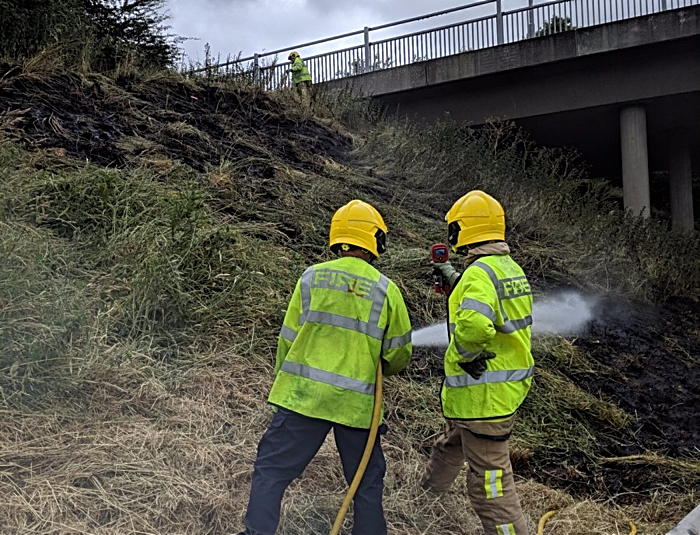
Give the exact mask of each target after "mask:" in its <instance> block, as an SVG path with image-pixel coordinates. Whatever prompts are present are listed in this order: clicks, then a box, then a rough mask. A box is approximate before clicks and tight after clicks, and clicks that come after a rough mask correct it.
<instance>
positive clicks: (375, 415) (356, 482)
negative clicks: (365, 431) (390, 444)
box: [330, 359, 382, 535]
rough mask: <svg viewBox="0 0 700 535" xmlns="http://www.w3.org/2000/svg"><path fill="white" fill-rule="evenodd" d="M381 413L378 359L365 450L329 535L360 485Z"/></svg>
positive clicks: (334, 532)
mask: <svg viewBox="0 0 700 535" xmlns="http://www.w3.org/2000/svg"><path fill="white" fill-rule="evenodd" d="M381 415H382V362H381V359H379V364H378V365H377V380H376V382H375V384H374V410H373V411H372V423H371V424H370V426H369V437H367V444H366V445H365V451H364V453H363V454H362V459H360V465H359V466H358V467H357V472H355V477H353V478H352V483H351V484H350V488H349V489H348V493H347V494H346V495H345V499H344V500H343V505H341V506H340V510H339V511H338V515H337V516H336V517H335V522H333V528H332V529H331V533H330V535H338V533H339V532H340V528H341V526H342V525H343V519H344V518H345V513H347V512H348V508H349V507H350V502H352V499H353V498H354V497H355V493H356V492H357V487H359V486H360V481H362V476H364V475H365V469H366V468H367V463H369V458H370V457H371V456H372V450H373V449H374V442H375V440H376V439H377V429H379V420H380V419H381Z"/></svg>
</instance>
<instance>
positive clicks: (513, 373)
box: [421, 191, 534, 535]
mask: <svg viewBox="0 0 700 535" xmlns="http://www.w3.org/2000/svg"><path fill="white" fill-rule="evenodd" d="M446 221H447V225H448V227H447V228H448V242H449V245H450V246H451V248H452V250H453V251H454V252H456V253H458V254H462V255H465V263H464V265H465V270H464V272H463V273H462V274H461V276H460V275H459V273H457V272H456V270H455V269H454V268H453V267H452V266H451V265H450V264H449V263H445V264H440V265H439V266H438V267H439V268H440V269H441V270H442V272H443V275H445V277H446V279H447V280H448V282H451V283H453V288H454V289H453V290H452V292H451V293H450V296H449V300H448V319H447V321H448V328H449V332H450V341H449V346H448V348H447V351H446V352H445V363H444V365H445V380H444V382H443V384H442V389H441V400H442V411H443V414H444V416H445V418H447V421H448V426H447V432H446V433H445V435H444V436H443V437H441V438H440V439H438V441H437V442H436V443H435V445H434V446H433V449H432V453H431V457H430V460H429V462H428V465H427V467H426V469H425V472H424V474H423V477H422V480H421V484H422V486H423V487H424V488H427V489H431V490H433V491H435V492H445V491H447V490H448V489H449V488H450V486H451V485H452V482H453V481H454V479H455V478H456V477H457V474H458V473H459V472H460V470H461V469H462V467H463V465H464V461H466V462H467V463H468V465H469V467H468V471H467V485H468V493H469V498H470V500H471V503H472V506H473V507H474V510H475V511H476V513H477V514H478V515H479V518H480V519H481V523H482V525H483V527H484V533H486V534H487V535H527V533H528V527H527V523H526V520H525V517H524V516H523V512H522V509H521V507H520V501H519V499H518V495H517V492H516V490H515V482H514V479H513V469H512V466H511V463H510V456H509V452H508V438H509V436H510V434H511V430H512V428H513V423H514V420H515V412H516V411H517V409H518V407H519V406H520V404H521V403H522V402H523V400H524V399H525V397H526V396H527V393H528V391H529V389H530V383H531V382H532V376H533V373H534V361H533V359H532V354H531V351H530V330H531V325H532V292H531V290H530V284H529V283H528V280H527V277H526V276H525V274H524V273H523V270H522V269H521V267H520V266H519V265H518V264H517V263H516V262H515V261H514V260H513V259H512V258H511V257H510V254H509V253H510V249H509V248H508V244H507V243H506V242H505V214H504V211H503V208H502V207H501V205H500V204H499V202H498V201H497V200H496V199H494V198H493V197H491V196H490V195H488V194H486V193H484V192H483V191H470V192H469V193H467V194H466V195H465V196H464V197H462V198H461V199H459V200H458V201H457V202H456V203H455V204H454V205H453V206H452V208H451V209H450V211H449V212H448V213H447V216H446ZM455 283H456V284H455Z"/></svg>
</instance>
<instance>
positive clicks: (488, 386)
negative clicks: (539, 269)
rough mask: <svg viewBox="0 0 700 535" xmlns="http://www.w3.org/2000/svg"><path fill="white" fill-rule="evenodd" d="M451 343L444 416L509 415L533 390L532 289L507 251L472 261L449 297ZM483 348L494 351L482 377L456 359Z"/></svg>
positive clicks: (491, 418)
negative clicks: (469, 370)
mask: <svg viewBox="0 0 700 535" xmlns="http://www.w3.org/2000/svg"><path fill="white" fill-rule="evenodd" d="M448 309H449V316H448V322H449V329H450V344H449V346H448V348H447V351H446V353H445V380H444V381H443V384H442V392H441V398H442V410H443V414H444V415H445V417H446V418H455V419H462V420H489V421H497V420H499V419H505V418H508V417H509V416H511V415H512V414H514V413H515V411H516V410H517V409H518V407H519V406H520V404H521V403H522V402H523V400H524V399H525V396H527V393H528V391H529V390H530V383H531V382H532V376H533V374H534V370H535V368H534V364H535V363H534V360H533V359H532V353H531V352H530V330H531V325H532V292H531V291H530V284H529V283H528V281H527V278H526V277H525V274H524V273H523V270H522V269H521V268H520V266H519V265H518V264H516V263H515V261H514V260H513V259H512V258H511V257H510V256H509V255H490V256H484V257H481V258H479V259H478V260H477V261H475V262H474V263H473V264H471V265H469V266H468V267H467V269H466V270H465V271H464V273H463V274H462V277H461V278H460V279H459V281H458V282H457V285H456V286H455V288H454V289H453V290H452V293H451V294H450V297H449V305H448ZM482 350H486V351H490V352H492V353H495V354H496V357H495V358H493V359H491V360H488V361H487V363H488V368H487V370H486V371H485V372H484V373H483V375H482V376H481V377H480V378H479V379H474V378H472V377H471V376H470V375H467V374H466V373H465V372H464V371H463V370H462V368H460V367H459V366H458V362H465V361H470V360H473V359H474V358H475V357H476V356H477V355H478V354H479V353H480V352H481V351H482Z"/></svg>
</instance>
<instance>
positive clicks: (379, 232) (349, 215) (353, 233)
mask: <svg viewBox="0 0 700 535" xmlns="http://www.w3.org/2000/svg"><path fill="white" fill-rule="evenodd" d="M386 232H387V227H386V224H385V223H384V220H383V219H382V216H381V214H380V213H379V212H378V211H377V210H376V208H374V206H372V205H371V204H368V203H366V202H364V201H360V200H358V199H355V200H352V201H350V202H349V203H348V204H346V205H345V206H341V207H340V208H338V210H337V211H336V213H335V214H334V215H333V219H331V231H330V240H329V241H330V243H329V246H330V248H331V251H333V252H334V253H339V251H340V249H341V247H342V246H343V245H344V244H345V245H354V246H355V247H360V248H362V249H365V250H366V251H368V252H370V253H372V254H373V255H374V256H375V257H377V258H379V257H380V256H381V255H382V254H384V253H385V252H386Z"/></svg>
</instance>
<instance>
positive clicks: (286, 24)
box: [168, 0, 483, 62]
mask: <svg viewBox="0 0 700 535" xmlns="http://www.w3.org/2000/svg"><path fill="white" fill-rule="evenodd" d="M473 1H474V0H472V2H473ZM472 2H464V1H461V2H460V0H431V1H430V2H426V1H425V0H352V1H344V0H197V1H192V0H169V1H168V10H169V13H170V15H171V20H170V21H169V24H170V25H171V26H172V30H171V31H172V32H173V33H175V34H177V35H180V36H183V37H192V38H198V39H199V40H197V41H195V40H191V41H186V42H185V43H184V44H183V47H184V48H185V51H186V53H187V55H188V56H189V57H190V58H192V59H193V60H194V61H200V62H201V61H202V60H203V57H204V45H205V43H209V44H210V45H211V50H212V53H213V54H214V56H216V55H217V54H220V55H221V58H222V59H225V58H226V56H227V55H229V54H231V55H232V56H235V55H236V54H238V53H239V52H241V53H242V54H243V56H249V55H252V54H254V53H255V52H258V53H261V52H264V51H270V50H275V49H278V48H284V47H287V46H293V45H296V44H300V43H304V42H308V41H313V40H316V39H322V38H324V37H331V36H333V35H338V34H341V33H347V32H352V31H355V30H361V29H362V28H364V27H365V26H370V27H372V26H378V25H381V24H384V23H387V22H394V21H396V20H400V19H405V18H409V17H414V16H417V15H423V14H427V13H431V12H435V11H441V10H443V9H449V8H452V7H457V6H460V5H466V4H468V3H472ZM475 12H476V10H475V9H471V10H467V13H469V15H471V16H473V15H474V13H475ZM482 13H483V11H482V12H481V13H479V15H481V14H482ZM466 17H467V15H466V14H465V12H464V11H462V12H457V13H455V14H452V15H448V16H443V17H439V18H434V19H430V20H428V21H423V22H421V23H415V24H413V25H410V26H409V27H404V28H403V29H402V30H401V32H400V33H407V32H412V31H417V30H419V29H421V28H426V27H435V26H441V25H443V24H448V23H450V22H454V21H458V20H464V19H465V18H466ZM386 36H388V33H387V31H385V32H384V33H383V34H382V33H380V32H375V33H374V34H372V39H373V40H376V39H379V38H382V37H386ZM354 39H355V40H354V41H353V40H346V42H345V43H339V45H340V44H342V45H343V46H348V45H351V44H359V43H360V42H361V40H362V36H358V37H356V38H354ZM346 43H347V44H346ZM326 46H328V45H326ZM316 50H317V48H309V49H307V50H302V51H301V52H302V55H309V54H311V53H314V52H316Z"/></svg>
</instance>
